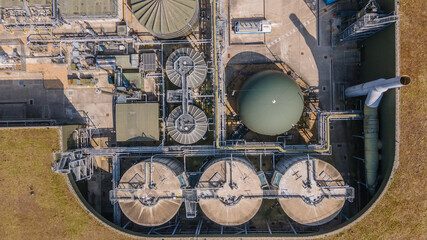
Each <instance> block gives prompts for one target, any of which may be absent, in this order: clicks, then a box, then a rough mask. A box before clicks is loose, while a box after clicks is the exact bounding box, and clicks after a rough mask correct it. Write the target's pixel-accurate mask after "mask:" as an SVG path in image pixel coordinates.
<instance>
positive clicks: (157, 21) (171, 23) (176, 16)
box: [130, 0, 199, 39]
mask: <svg viewBox="0 0 427 240" xmlns="http://www.w3.org/2000/svg"><path fill="white" fill-rule="evenodd" d="M130 6H131V8H132V12H133V13H134V15H135V17H136V19H138V21H139V22H140V23H141V24H142V26H144V27H145V28H146V29H147V31H149V32H150V33H151V34H153V35H154V36H156V37H158V38H163V39H170V38H177V37H180V36H185V35H188V34H189V33H191V32H192V29H193V27H194V26H195V25H196V23H197V21H198V18H199V3H198V1H197V0H131V4H130Z"/></svg>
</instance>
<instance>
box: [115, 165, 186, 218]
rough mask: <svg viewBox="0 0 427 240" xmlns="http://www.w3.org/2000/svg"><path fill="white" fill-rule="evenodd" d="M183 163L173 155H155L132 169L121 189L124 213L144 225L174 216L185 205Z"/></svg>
mask: <svg viewBox="0 0 427 240" xmlns="http://www.w3.org/2000/svg"><path fill="white" fill-rule="evenodd" d="M183 170H184V169H183V167H182V165H181V163H180V162H179V161H178V160H176V159H171V158H154V159H153V161H152V163H151V161H150V159H147V160H145V161H143V162H140V163H138V164H136V165H134V166H132V167H131V168H129V169H128V170H127V171H126V172H125V173H124V174H123V177H122V178H121V179H120V183H119V185H118V188H119V190H120V189H133V190H135V192H133V193H132V195H133V196H136V197H135V198H134V200H131V201H129V200H126V198H128V199H129V198H131V192H129V191H125V190H123V191H118V197H119V198H121V199H123V200H119V205H120V208H121V209H122V212H123V213H124V214H125V215H126V217H128V218H129V219H130V220H131V221H132V222H134V223H136V224H139V225H142V226H158V225H162V224H164V223H166V222H167V221H169V220H170V219H171V218H173V217H174V216H175V215H176V213H177V212H178V210H179V208H180V206H181V204H182V198H180V196H182V189H181V183H180V181H179V179H178V175H179V174H181V173H182V172H183Z"/></svg>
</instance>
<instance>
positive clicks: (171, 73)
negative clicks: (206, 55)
mask: <svg viewBox="0 0 427 240" xmlns="http://www.w3.org/2000/svg"><path fill="white" fill-rule="evenodd" d="M207 72H208V67H207V65H206V62H205V60H204V59H203V56H202V55H201V54H200V53H199V52H197V51H196V50H194V49H192V48H179V49H177V50H175V51H174V52H173V53H172V54H171V55H170V56H169V58H168V60H167V61H166V74H167V76H168V78H169V80H170V81H171V82H172V83H173V84H175V85H176V86H178V87H183V81H184V80H186V81H187V87H188V88H196V87H198V86H200V85H201V84H202V83H203V81H205V78H206V74H207Z"/></svg>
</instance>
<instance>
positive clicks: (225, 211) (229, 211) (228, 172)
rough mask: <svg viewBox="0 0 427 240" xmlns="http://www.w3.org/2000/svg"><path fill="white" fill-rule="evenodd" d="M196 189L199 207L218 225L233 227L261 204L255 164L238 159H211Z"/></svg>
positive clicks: (246, 219)
mask: <svg viewBox="0 0 427 240" xmlns="http://www.w3.org/2000/svg"><path fill="white" fill-rule="evenodd" d="M197 188H198V192H199V205H200V208H201V209H202V211H203V212H204V213H205V215H206V216H207V217H208V218H209V219H211V220H212V221H214V222H216V223H218V224H220V225H227V226H235V225H240V224H243V223H245V222H247V221H249V220H250V219H251V218H252V217H254V216H255V214H256V213H257V212H258V209H259V208H260V206H261V203H262V198H261V197H259V196H262V194H263V191H262V189H261V181H260V179H259V178H258V175H257V174H256V172H255V169H254V167H253V166H252V165H251V164H250V163H249V162H248V161H247V160H245V159H241V158H235V157H227V158H221V159H217V160H213V161H212V162H211V163H209V164H208V166H207V167H206V169H205V171H204V172H203V174H202V176H201V177H200V180H199V183H198V186H197Z"/></svg>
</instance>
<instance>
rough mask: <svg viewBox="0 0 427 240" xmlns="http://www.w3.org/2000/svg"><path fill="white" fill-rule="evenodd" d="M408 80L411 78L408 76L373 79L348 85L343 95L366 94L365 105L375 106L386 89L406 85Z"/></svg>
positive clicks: (356, 95) (357, 95)
mask: <svg viewBox="0 0 427 240" xmlns="http://www.w3.org/2000/svg"><path fill="white" fill-rule="evenodd" d="M410 82H411V78H410V77H408V76H401V77H395V78H389V79H385V78H380V79H378V80H375V81H371V82H367V83H362V84H359V85H356V86H353V87H349V88H347V89H346V90H345V95H346V96H347V97H360V96H365V95H368V96H367V97H366V100H365V105H366V106H368V107H371V108H377V107H378V106H379V105H380V101H381V98H382V96H383V94H384V93H385V92H387V90H389V89H392V88H398V87H403V86H406V85H408V84H409V83H410Z"/></svg>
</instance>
